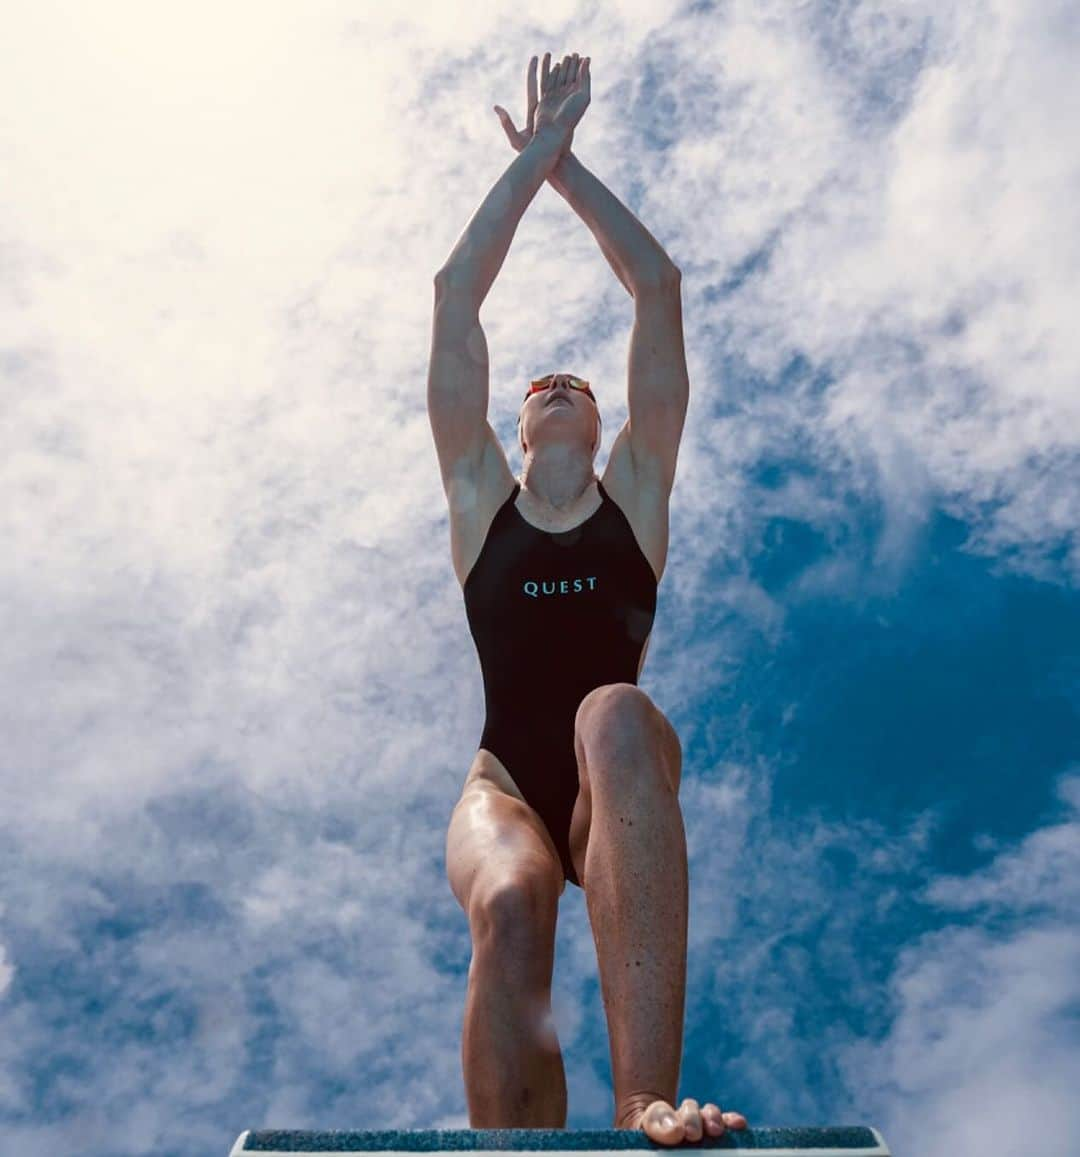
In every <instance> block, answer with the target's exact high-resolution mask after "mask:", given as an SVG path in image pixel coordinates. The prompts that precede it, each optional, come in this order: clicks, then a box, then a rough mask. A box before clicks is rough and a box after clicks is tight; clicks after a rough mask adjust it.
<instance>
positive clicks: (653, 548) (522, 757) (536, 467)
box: [428, 53, 746, 1145]
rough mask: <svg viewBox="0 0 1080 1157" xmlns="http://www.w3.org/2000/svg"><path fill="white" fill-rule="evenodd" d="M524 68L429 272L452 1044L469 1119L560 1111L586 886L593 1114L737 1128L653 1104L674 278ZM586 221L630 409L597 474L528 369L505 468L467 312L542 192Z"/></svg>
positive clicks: (552, 81) (558, 73)
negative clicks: (559, 995)
mask: <svg viewBox="0 0 1080 1157" xmlns="http://www.w3.org/2000/svg"><path fill="white" fill-rule="evenodd" d="M549 62H550V54H546V55H545V56H544V63H543V75H542V80H541V85H540V94H539V98H538V94H537V83H536V64H537V61H536V58H535V57H533V59H532V61H531V62H530V66H529V75H528V82H527V93H528V115H527V121H526V125H525V129H524V130H523V131H522V132H520V133H519V132H518V131H517V130H516V129H515V128H514V126H513V122H512V121H511V120H510V118H509V116H508V115H507V114H506V112H505V110H502V109H501V108H499V107H496V112H497V113H498V114H499V116H500V118H501V120H502V123H503V127H504V129H505V130H506V133H507V137H508V138H509V140H510V143H511V144H512V145H513V146H514V148H515V149H516V150H517V151H518V156H517V158H516V159H515V160H514V161H512V162H511V164H510V166H509V167H508V168H507V170H506V172H505V173H504V174H503V176H502V177H500V178H499V180H498V181H497V182H496V184H495V186H494V187H493V188H492V190H491V192H490V193H489V194H488V195H487V197H486V198H485V200H484V202H483V203H482V204H481V206H480V208H479V209H478V210H477V212H476V214H475V215H474V216H473V218H472V220H471V221H470V222H469V225H468V226H467V228H466V230H465V232H464V233H463V234H462V236H461V238H460V239H459V241H458V243H457V245H456V246H455V248H454V251H453V252H452V253H451V255H450V257H449V259H448V260H447V262H446V264H445V265H444V266H443V268H442V269H441V270H440V271H439V273H438V274H436V277H435V287H436V292H435V318H434V329H433V338H432V350H431V363H430V368H429V376H428V412H429V415H430V418H431V424H432V431H433V434H434V439H435V446H436V450H437V453H438V457H439V464H440V469H441V473H442V478H443V485H444V488H445V490H446V495H447V500H448V502H449V507H450V536H451V554H452V558H453V563H454V568H455V571H456V573H457V576H458V580H459V581H460V583H461V585H462V589H463V592H464V597H465V605H466V614H467V616H468V620H469V627H470V630H471V631H472V634H473V638H474V641H475V643H476V646H477V652H478V655H479V658H480V664H481V669H482V672H483V677H484V692H485V701H486V707H487V718H486V721H485V727H484V733H483V735H482V737H481V743H480V748H479V750H478V751H477V754H476V758H475V760H474V761H473V765H472V767H471V769H470V771H469V774H468V776H467V778H466V781H465V785H464V788H463V790H462V795H461V799H460V800H459V802H458V804H457V806H456V807H455V809H454V813H453V817H452V819H451V822H450V828H449V831H448V834H447V874H448V877H449V880H450V885H451V888H452V890H453V892H454V895H455V896H456V897H457V899H458V902H459V903H460V904H461V906H462V908H463V909H464V910H465V913H466V915H467V917H468V919H469V926H470V931H471V934H472V943H473V958H472V964H471V967H470V969H469V985H468V996H467V999H466V1006H465V1025H464V1035H463V1041H462V1061H463V1067H464V1074H465V1088H466V1096H467V1100H468V1105H469V1121H470V1124H471V1125H472V1126H473V1127H474V1128H565V1124H566V1108H567V1103H566V1102H567V1098H566V1078H565V1073H564V1070H563V1064H562V1057H561V1055H560V1053H559V1044H558V1040H557V1039H556V1036H555V1032H554V1028H553V1026H552V1023H551V979H552V971H553V967H554V953H555V922H556V917H557V913H558V902H559V897H560V896H561V894H562V891H563V889H564V888H565V886H566V880H567V879H569V880H570V881H571V882H572V883H574V884H576V885H578V886H580V887H582V888H583V890H584V891H585V897H586V904H587V907H588V911H589V918H590V922H591V925H592V929H593V935H594V938H595V940H596V948H597V958H598V963H599V971H600V981H601V988H602V991H603V997H604V1006H605V1010H606V1013H607V1021H608V1030H609V1036H610V1041H611V1059H612V1073H613V1077H614V1085H615V1115H614V1125H615V1128H619V1129H642V1130H644V1132H645V1133H646V1134H647V1135H648V1136H649V1137H650V1138H651V1139H652V1140H654V1141H656V1142H658V1143H660V1144H666V1145H675V1144H679V1143H680V1142H682V1141H684V1140H685V1141H698V1140H700V1139H701V1138H702V1136H703V1135H704V1134H706V1133H707V1134H708V1135H709V1136H718V1135H720V1134H721V1133H723V1132H724V1131H725V1129H726V1128H734V1129H745V1128H746V1119H745V1118H744V1117H743V1116H742V1115H741V1114H738V1113H721V1111H720V1109H719V1108H718V1107H717V1106H716V1105H715V1104H713V1103H711V1102H710V1103H707V1104H705V1106H704V1108H701V1107H699V1104H698V1102H697V1101H695V1100H693V1099H690V1098H687V1099H686V1100H684V1101H683V1103H682V1105H681V1106H680V1107H679V1108H678V1109H677V1110H676V1109H675V1107H674V1104H675V1097H676V1093H677V1085H678V1074H679V1065H680V1060H681V1050H682V1026H683V1018H684V1010H685V991H686V943H687V887H688V880H687V860H686V836H685V832H684V828H683V823H682V815H681V812H680V810H679V802H678V786H679V776H680V770H681V748H680V744H679V739H678V736H677V735H676V733H675V730H674V728H673V727H672V725H671V723H670V722H669V721H668V720H667V718H666V716H665V715H664V714H663V712H661V711H660V709H659V708H658V707H657V706H656V705H655V704H654V703H653V702H652V700H651V699H650V698H649V696H648V695H646V694H645V693H644V692H643V691H641V689H640V688H639V687H638V686H637V679H638V676H639V674H640V671H641V666H642V664H643V662H644V658H645V650H646V647H647V645H648V640H649V634H650V632H651V629H652V622H653V616H654V613H655V609H656V588H657V584H658V583H659V581H660V578H661V576H662V573H663V569H664V563H665V558H666V554H667V531H668V500H669V497H670V494H671V489H672V485H673V483H674V477H675V464H676V457H677V454H678V445H679V440H680V437H681V434H682V428H683V423H684V420H685V416H686V407H687V402H688V398H689V381H688V378H687V372H686V359H685V354H684V351H683V337H682V315H681V301H680V287H679V286H680V275H679V271H678V269H677V268H676V266H675V265H674V263H673V262H672V261H671V259H670V258H669V257H668V256H667V254H666V253H665V252H664V251H663V249H662V248H661V247H660V246H659V244H658V243H657V242H656V241H655V239H654V238H653V237H652V236H651V235H650V234H649V233H648V231H647V230H646V229H645V228H644V227H643V226H642V225H641V224H640V222H639V221H637V219H636V218H635V217H634V216H633V214H632V213H631V212H630V211H629V210H628V209H626V208H625V206H623V205H622V204H621V203H620V202H619V201H618V200H617V199H616V198H615V197H614V196H613V195H612V194H611V193H610V192H609V191H608V190H607V189H606V188H605V187H604V186H603V185H602V184H601V183H600V181H598V180H597V179H596V178H595V177H594V176H593V175H592V174H591V173H589V172H588V170H587V169H586V168H585V167H584V166H583V165H582V164H581V163H580V162H579V161H578V160H577V158H576V157H574V156H573V154H572V153H571V152H570V145H571V142H572V139H573V133H574V129H575V127H576V126H577V124H578V123H579V121H580V120H581V118H582V116H583V115H584V113H585V110H586V108H587V107H588V105H589V100H590V79H589V63H590V62H589V59H588V58H585V60H584V61H581V60H580V58H579V57H578V56H577V54H576V53H575V54H574V55H573V56H567V57H565V58H564V59H563V62H562V64H561V65H560V66H557V67H556V68H555V69H554V70H551V69H550V68H549ZM545 180H550V181H551V183H552V185H553V186H554V187H555V188H556V189H557V190H558V191H559V192H560V193H561V194H562V196H563V197H565V198H566V200H567V201H568V202H569V204H570V205H571V206H572V207H573V208H574V210H575V211H576V212H577V213H578V215H579V216H580V217H581V218H582V220H583V221H584V222H585V224H586V225H588V227H589V228H590V229H591V230H592V232H593V234H594V236H595V237H596V239H597V241H598V243H599V244H600V247H601V250H602V251H603V253H604V255H605V256H606V257H607V258H608V261H609V262H610V263H611V266H612V268H613V270H614V271H615V274H616V276H617V277H619V279H620V281H622V283H623V285H624V286H625V287H626V289H627V290H628V291H629V293H630V294H631V296H632V297H633V299H634V309H635V318H634V328H633V331H632V335H631V343H630V359H629V410H630V421H628V422H627V423H626V425H625V426H624V427H623V429H622V430H621V431H620V433H619V435H618V436H617V438H616V440H615V443H614V445H613V446H612V450H611V455H610V458H609V460H608V463H607V466H606V468H605V472H604V477H603V479H599V478H597V476H596V474H595V471H594V469H593V460H594V457H595V454H596V451H597V449H598V447H599V431H600V425H599V410H598V407H597V404H596V396H595V394H594V392H593V391H592V389H591V387H590V385H589V383H588V382H586V381H583V380H582V379H580V378H577V377H575V376H574V375H572V374H566V373H556V374H549V375H547V376H546V377H544V378H539V379H537V380H536V381H534V382H532V383H531V385H530V387H529V389H528V390H527V391H526V394H525V400H524V403H523V405H522V409H521V419H520V437H521V445H522V452H523V454H524V456H525V464H524V470H523V473H522V479H521V482H520V483H518V482H517V481H516V480H515V479H514V477H513V475H512V474H511V473H510V469H509V467H508V465H507V463H506V457H505V454H504V452H503V450H502V447H501V445H500V444H499V442H498V439H497V437H496V436H495V432H494V430H493V429H492V428H491V425H490V424H489V422H488V420H487V405H488V356H487V342H486V340H485V338H484V332H483V329H482V328H481V325H480V320H479V309H480V305H481V304H482V302H483V300H484V298H485V297H486V296H487V293H488V291H489V290H490V288H491V285H492V283H493V282H494V280H495V277H496V275H497V274H498V272H499V269H500V268H501V267H502V264H503V261H504V260H505V257H506V254H507V251H508V250H509V247H510V242H511V240H512V239H513V236H514V231H515V230H516V228H517V225H518V222H519V221H520V220H521V217H522V215H523V214H524V212H525V209H526V208H527V207H528V205H529V204H530V202H531V201H532V199H533V197H534V196H535V195H536V192H537V190H538V189H539V187H540V185H541V184H543V182H544V181H545Z"/></svg>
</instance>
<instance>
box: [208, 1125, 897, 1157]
mask: <svg viewBox="0 0 1080 1157" xmlns="http://www.w3.org/2000/svg"><path fill="white" fill-rule="evenodd" d="M625 1149H649V1150H657V1149H674V1150H678V1149H749V1150H753V1151H755V1152H758V1153H771V1154H773V1155H774V1157H784V1155H790V1157H890V1154H889V1150H888V1148H887V1147H886V1145H885V1141H884V1139H883V1138H882V1136H881V1134H880V1133H878V1132H877V1130H876V1129H872V1128H868V1127H867V1126H864V1125H836V1126H828V1127H804V1128H758V1129H744V1130H741V1131H735V1130H729V1131H728V1132H727V1133H726V1134H725V1135H724V1136H721V1137H704V1138H702V1140H700V1141H696V1142H686V1143H683V1144H682V1145H670V1146H669V1145H657V1144H656V1143H655V1142H653V1141H651V1140H650V1139H649V1138H648V1137H646V1136H645V1134H644V1133H643V1132H642V1131H641V1130H640V1129H594V1130H589V1129H411V1130H410V1129H401V1130H392V1129H385V1130H374V1129H373V1130H363V1131H357V1132H346V1131H336V1132H317V1131H312V1130H301V1129H291V1130H290V1129H252V1130H250V1131H248V1132H245V1133H241V1134H240V1136H239V1137H238V1138H237V1141H236V1144H235V1145H234V1146H233V1150H232V1153H231V1154H230V1157H243V1155H244V1154H262V1157H274V1155H276V1157H286V1155H289V1154H294V1153H337V1154H340V1155H343V1157H348V1155H349V1154H354V1155H358V1154H370V1153H380V1154H382V1155H383V1157H395V1155H397V1154H401V1155H403V1157H404V1155H406V1154H413V1153H439V1152H453V1153H481V1152H483V1153H489V1152H491V1151H492V1150H498V1151H501V1152H504V1153H525V1152H535V1151H536V1150H544V1151H545V1152H546V1153H547V1154H548V1157H558V1155H560V1154H569V1155H572V1157H580V1155H581V1154H582V1153H586V1152H588V1153H596V1154H603V1153H610V1152H613V1151H616V1150H625Z"/></svg>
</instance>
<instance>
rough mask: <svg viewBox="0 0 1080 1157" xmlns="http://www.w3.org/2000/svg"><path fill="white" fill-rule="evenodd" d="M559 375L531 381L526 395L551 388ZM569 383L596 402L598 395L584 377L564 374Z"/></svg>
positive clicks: (549, 375) (572, 387)
mask: <svg viewBox="0 0 1080 1157" xmlns="http://www.w3.org/2000/svg"><path fill="white" fill-rule="evenodd" d="M557 376H558V375H556V374H548V376H547V377H546V378H537V379H536V380H535V381H533V382H530V384H529V388H528V389H527V390H526V391H525V397H526V398H528V397H530V396H531V395H532V394H538V393H540V391H541V390H549V389H551V386H552V383H553V382H554V381H555V378H556V377H557ZM562 376H563V377H565V379H566V382H567V384H568V385H569V386H570V388H571V389H573V390H580V391H581V392H582V393H583V394H588V395H589V397H590V398H592V400H593V402H594V403H595V402H596V395H595V394H594V393H593V392H592V390H590V389H589V383H588V382H587V381H586V380H585V379H584V378H575V377H574V375H573V374H564V375H562Z"/></svg>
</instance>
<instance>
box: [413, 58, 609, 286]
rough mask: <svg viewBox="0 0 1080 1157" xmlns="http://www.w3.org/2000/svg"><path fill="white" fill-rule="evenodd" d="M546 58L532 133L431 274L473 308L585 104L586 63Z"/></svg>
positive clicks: (586, 96)
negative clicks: (553, 63) (555, 63)
mask: <svg viewBox="0 0 1080 1157" xmlns="http://www.w3.org/2000/svg"><path fill="white" fill-rule="evenodd" d="M549 58H550V53H549V54H547V55H546V56H545V57H544V77H543V86H542V94H541V96H540V99H539V102H538V105H537V110H536V130H535V132H534V133H533V134H532V139H531V140H530V141H529V144H528V146H527V147H525V148H522V149H521V151H520V152H519V153H518V155H517V158H516V159H515V160H514V161H512V162H511V163H510V166H509V167H508V168H507V170H506V172H505V173H503V175H502V176H501V177H500V178H499V179H498V181H496V182H495V185H494V186H493V187H492V190H491V192H490V193H488V195H487V196H486V197H485V198H484V200H483V203H482V204H481V206H480V208H479V209H477V211H476V212H475V213H474V214H473V217H472V220H471V221H470V222H469V224H468V225H467V226H466V227H465V232H464V233H462V235H461V237H460V238H459V239H458V243H457V244H456V245H455V246H454V249H453V252H452V253H451V254H450V256H449V257H448V258H447V260H446V263H445V264H444V265H443V267H442V269H441V270H440V271H439V274H437V275H436V278H435V284H436V286H438V285H439V284H440V281H442V282H443V283H445V286H446V288H450V289H465V290H467V291H468V292H469V293H470V294H471V295H472V297H473V299H474V301H475V304H476V306H477V308H479V306H480V303H481V302H482V301H483V300H484V298H485V297H487V295H488V291H489V290H490V289H491V286H492V283H493V282H494V281H495V278H496V277H497V276H498V273H499V270H500V269H501V268H502V264H503V262H504V261H505V260H506V254H507V252H508V251H509V249H510V242H511V241H512V240H513V239H514V233H515V232H516V230H517V227H518V222H519V221H520V220H521V218H522V216H523V215H524V213H525V210H526V209H527V208H528V206H529V203H530V202H531V201H532V199H533V197H535V196H536V191H537V190H538V189H539V188H540V186H541V185H542V184H543V183H544V181H545V180H546V179H547V176H548V174H549V173H550V172H551V170H552V169H553V168H554V167H555V163H556V162H557V161H558V159H559V155H560V154H561V153H562V151H563V150H564V149H565V148H567V147H568V146H569V143H570V141H571V140H572V139H573V135H574V126H575V125H576V124H577V123H578V121H580V120H581V118H582V117H583V116H584V115H585V110H586V109H587V108H588V107H589V99H590V97H589V90H590V86H589V70H588V67H585V68H582V69H578V68H577V67H575V68H574V69H573V72H572V73H571V70H570V67H569V61H570V57H567V58H566V61H565V62H564V64H563V65H562V66H561V67H556V68H555V69H554V70H553V71H551V72H550V73H549V71H548V60H549ZM575 59H576V58H575Z"/></svg>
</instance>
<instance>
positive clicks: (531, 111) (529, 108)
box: [525, 56, 537, 133]
mask: <svg viewBox="0 0 1080 1157" xmlns="http://www.w3.org/2000/svg"><path fill="white" fill-rule="evenodd" d="M525 101H526V103H525V108H526V113H525V127H526V128H527V129H528V131H529V132H530V133H532V131H533V129H534V128H535V127H536V125H535V121H536V105H537V95H536V57H535V56H534V57H533V58H532V60H530V61H529V79H528V82H527V83H526V86H525Z"/></svg>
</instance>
